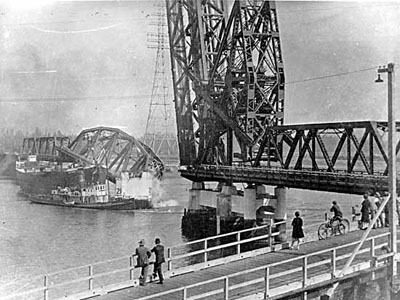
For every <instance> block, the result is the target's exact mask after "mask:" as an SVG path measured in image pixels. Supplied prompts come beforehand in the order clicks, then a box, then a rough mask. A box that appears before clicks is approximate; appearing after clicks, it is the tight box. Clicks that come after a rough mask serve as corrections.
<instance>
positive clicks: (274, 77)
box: [166, 0, 284, 165]
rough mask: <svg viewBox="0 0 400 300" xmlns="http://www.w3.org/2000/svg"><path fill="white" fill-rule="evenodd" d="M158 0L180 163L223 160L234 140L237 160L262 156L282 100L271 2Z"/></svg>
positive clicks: (231, 155)
mask: <svg viewBox="0 0 400 300" xmlns="http://www.w3.org/2000/svg"><path fill="white" fill-rule="evenodd" d="M166 3H167V18H168V28H169V38H170V51H171V65H172V75H173V85H174V96H175V109H176V116H177V124H178V140H179V145H180V146H179V150H180V160H181V165H190V164H201V163H210V164H224V165H231V164H232V162H233V158H234V149H235V147H236V148H237V149H238V150H239V153H238V154H237V155H236V156H237V157H238V158H239V159H240V160H241V161H250V160H252V159H254V157H256V156H259V157H266V156H268V155H269V153H265V149H261V148H260V145H261V144H262V143H263V140H262V139H263V138H265V137H266V136H265V130H266V128H267V127H268V126H272V125H280V124H282V123H283V103H284V74H283V61H282V53H281V49H280V41H279V30H278V23H277V16H276V9H275V3H274V2H272V1H245V0H236V1H232V2H231V3H228V6H229V4H230V7H227V6H226V5H227V2H226V1H221V0H205V1H195V0H179V1H177V0H167V1H166ZM229 10H230V14H228V13H227V12H228V11H229Z"/></svg>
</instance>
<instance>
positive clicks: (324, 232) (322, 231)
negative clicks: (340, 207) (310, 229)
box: [318, 218, 350, 240]
mask: <svg viewBox="0 0 400 300" xmlns="http://www.w3.org/2000/svg"><path fill="white" fill-rule="evenodd" d="M349 229H350V222H349V220H347V219H344V218H342V219H333V218H329V219H328V220H327V221H326V222H324V223H322V224H321V225H320V226H319V227H318V239H320V240H325V239H327V238H329V237H331V236H335V235H342V234H345V233H346V232H348V231H349Z"/></svg>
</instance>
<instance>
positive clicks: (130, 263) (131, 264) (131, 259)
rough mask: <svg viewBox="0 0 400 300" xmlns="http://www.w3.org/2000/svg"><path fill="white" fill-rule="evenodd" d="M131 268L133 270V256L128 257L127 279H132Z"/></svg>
mask: <svg viewBox="0 0 400 300" xmlns="http://www.w3.org/2000/svg"><path fill="white" fill-rule="evenodd" d="M133 270H134V264H133V256H130V257H129V280H131V281H132V280H133Z"/></svg>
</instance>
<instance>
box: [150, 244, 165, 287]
mask: <svg viewBox="0 0 400 300" xmlns="http://www.w3.org/2000/svg"><path fill="white" fill-rule="evenodd" d="M154 243H155V244H156V245H155V246H154V247H153V249H151V252H154V254H155V256H156V261H155V262H154V270H153V278H156V276H157V275H158V279H159V282H158V284H163V282H164V276H163V273H162V263H164V262H165V257H164V246H163V245H161V240H160V239H159V238H156V239H155V240H154Z"/></svg>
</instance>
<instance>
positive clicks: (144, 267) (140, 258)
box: [135, 238, 165, 286]
mask: <svg viewBox="0 0 400 300" xmlns="http://www.w3.org/2000/svg"><path fill="white" fill-rule="evenodd" d="M154 243H155V246H154V247H153V248H152V249H151V250H149V249H148V248H147V247H146V246H145V245H144V240H140V241H139V247H137V248H136V251H135V254H136V256H137V267H139V268H141V271H140V277H139V285H142V286H144V285H146V279H147V273H148V269H149V258H150V257H151V253H152V252H153V253H154V255H155V261H154V269H153V278H156V277H157V276H158V279H159V281H158V284H163V282H164V276H163V272H162V266H161V265H162V263H164V262H165V257H164V246H163V245H161V240H160V239H159V238H156V239H155V240H154Z"/></svg>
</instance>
